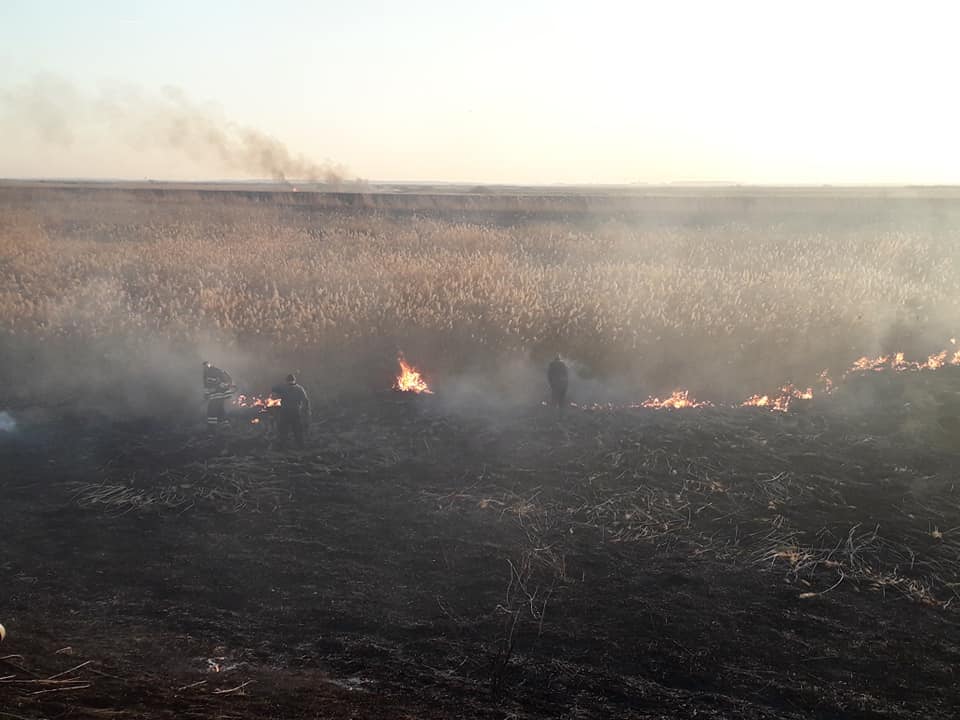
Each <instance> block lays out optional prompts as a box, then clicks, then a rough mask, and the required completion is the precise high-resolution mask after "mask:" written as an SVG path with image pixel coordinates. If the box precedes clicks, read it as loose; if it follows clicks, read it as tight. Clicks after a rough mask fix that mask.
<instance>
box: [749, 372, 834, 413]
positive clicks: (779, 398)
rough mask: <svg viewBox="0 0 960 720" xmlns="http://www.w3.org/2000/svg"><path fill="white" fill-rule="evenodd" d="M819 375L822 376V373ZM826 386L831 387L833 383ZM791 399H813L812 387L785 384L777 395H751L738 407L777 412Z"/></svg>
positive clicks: (787, 406)
mask: <svg viewBox="0 0 960 720" xmlns="http://www.w3.org/2000/svg"><path fill="white" fill-rule="evenodd" d="M824 372H826V371H824ZM821 377H822V378H823V377H824V374H823V373H821ZM826 380H827V381H829V380H830V378H829V377H827V378H826ZM828 387H833V384H832V383H831V384H830V385H829V386H828ZM793 400H813V388H807V389H806V390H798V389H797V388H796V387H794V386H793V384H787V385H784V386H783V387H782V388H780V393H779V394H778V395H751V396H750V397H748V398H747V399H746V400H744V401H743V402H742V403H740V407H766V408H770V409H771V410H776V411H777V412H787V410H789V409H790V403H791V402H792V401H793Z"/></svg>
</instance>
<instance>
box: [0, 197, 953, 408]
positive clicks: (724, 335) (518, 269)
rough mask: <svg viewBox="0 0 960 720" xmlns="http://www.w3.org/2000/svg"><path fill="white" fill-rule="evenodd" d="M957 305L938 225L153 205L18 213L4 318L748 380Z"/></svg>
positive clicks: (0, 300) (46, 335)
mask: <svg viewBox="0 0 960 720" xmlns="http://www.w3.org/2000/svg"><path fill="white" fill-rule="evenodd" d="M957 317H960V260H958V251H957V246H956V244H955V243H954V242H953V238H952V237H950V236H949V234H948V233H943V232H938V231H935V230H931V229H929V228H926V229H925V228H919V229H917V230H910V229H902V228H901V229H877V230H872V229H867V228H866V227H865V226H860V227H857V226H850V225H849V224H848V225H846V226H844V227H839V228H834V229H832V230H830V231H829V232H817V231H810V230H798V229H796V228H795V227H790V226H787V225H783V224H778V223H776V222H772V221H770V220H769V219H765V220H763V221H762V222H729V223H724V224H719V225H706V226H700V227H698V226H684V225H680V224H675V225H672V226H650V225H644V226H641V225H639V224H630V223H628V222H624V221H617V220H607V221H603V220H596V221H595V222H592V223H591V224H590V225H589V226H586V225H584V224H578V225H574V224H565V223H558V222H552V221H545V220H544V221H536V220H534V221H532V222H531V221H527V222H522V223H516V224H512V225H505V226H504V225H494V224H477V223H466V222H454V221H449V220H440V219H436V218H431V217H397V216H384V215H380V214H374V213H370V214H346V213H338V212H326V213H324V214H320V215H308V214H301V215H283V214H281V213H280V212H279V211H277V210H276V209H274V208H270V207H266V208H254V209H250V208H244V209H236V208H227V207H223V208H215V207H214V208H211V207H209V206H206V207H200V206H196V207H194V206H173V207H166V208H163V209H157V208H149V207H147V208H144V207H141V206H139V205H136V206H131V208H130V209H129V211H125V212H119V213H118V212H111V213H109V214H107V215H99V214H98V213H97V212H96V208H95V207H91V206H89V205H83V206H78V207H73V208H63V207H58V208H56V209H50V208H40V209H37V208H33V209H25V210H11V209H9V208H8V209H6V210H4V212H3V213H2V215H0V330H2V331H3V332H4V333H5V334H6V335H7V337H8V338H20V339H26V338H29V339H32V340H33V341H37V342H50V341H53V340H55V339H58V338H59V339H63V338H70V339H72V341H74V342H83V341H84V340H88V339H89V340H91V341H92V340H96V339H97V338H108V337H109V338H125V339H126V340H127V341H129V343H130V345H131V346H136V345H137V343H141V344H143V346H144V347H145V348H146V347H148V346H149V344H150V343H152V342H155V341H156V340H157V338H161V339H164V340H165V341H169V342H171V343H174V344H176V345H177V346H183V347H186V346H189V345H191V344H193V345H198V344H199V345H203V344H209V343H211V342H216V343H221V344H228V345H233V346H236V347H257V348H263V347H274V348H283V350H284V352H287V353H292V354H294V355H296V354H300V355H301V356H304V357H306V356H309V354H310V353H312V352H314V351H317V350H321V351H323V352H327V353H334V352H336V351H337V350H338V349H344V350H346V349H348V348H354V347H359V346H363V345H364V344H365V343H366V344H369V343H375V342H376V341H377V340H383V339H386V340H388V341H389V343H392V344H404V343H407V344H412V345H413V346H414V347H416V348H417V349H418V351H419V353H420V354H421V357H420V358H418V359H419V360H420V362H427V363H430V364H433V365H434V366H436V368H437V369H441V368H444V367H450V368H452V367H456V366H458V365H461V364H463V363H464V362H468V361H469V360H470V359H471V358H473V359H476V358H477V357H478V356H479V357H483V356H484V355H488V356H489V357H491V358H494V357H499V356H501V355H502V354H504V353H506V354H511V353H516V354H521V353H522V354H525V355H530V356H533V357H535V358H538V359H539V358H542V357H545V356H546V354H548V353H551V352H554V351H562V352H563V353H564V354H565V355H567V356H569V357H571V358H572V359H574V360H575V361H577V362H578V363H580V364H581V365H582V366H583V367H584V368H587V369H588V370H589V371H592V372H596V373H631V374H634V375H642V376H643V378H644V381H645V382H646V383H647V384H648V385H649V386H650V387H651V388H652V389H656V388H657V387H658V386H663V385H668V384H673V383H687V384H693V385H694V386H697V385H701V386H702V385H713V384H717V383H726V384H729V385H736V386H738V389H737V392H739V386H740V385H744V386H746V385H748V384H751V383H761V382H767V381H773V380H774V379H776V378H779V379H788V378H796V377H797V376H801V375H803V374H805V373H813V372H815V371H816V370H818V369H819V368H820V367H822V366H825V365H829V364H834V365H836V364H839V363H843V362H846V360H847V359H848V358H851V357H855V356H857V355H859V354H862V353H867V352H873V351H879V350H882V349H889V347H887V346H895V345H907V346H908V347H909V346H910V345H911V344H913V345H916V346H917V348H916V349H917V351H918V352H921V351H925V350H926V349H927V345H929V344H930V343H932V342H934V341H939V340H944V339H945V336H944V333H947V332H949V329H950V325H951V323H952V322H953V319H955V318H957ZM427 355H429V357H426V356H427Z"/></svg>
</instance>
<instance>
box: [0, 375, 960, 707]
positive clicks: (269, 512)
mask: <svg viewBox="0 0 960 720" xmlns="http://www.w3.org/2000/svg"><path fill="white" fill-rule="evenodd" d="M957 372H958V369H957V368H944V369H942V370H938V371H936V372H929V373H912V374H911V373H902V374H897V375H892V376H890V377H886V376H884V377H881V376H880V375H876V376H870V377H865V378H864V379H863V380H862V382H861V383H860V384H861V387H867V386H869V387H870V388H871V391H872V394H871V397H873V398H874V402H875V403H877V404H876V405H875V406H874V408H873V412H870V413H863V414H850V413H848V412H845V411H844V410H843V407H844V406H845V405H846V404H847V403H843V402H841V401H840V400H838V399H837V398H834V397H831V398H823V399H820V400H818V401H816V402H814V403H808V404H804V405H802V406H796V407H794V408H792V409H791V412H788V413H776V412H770V411H768V410H764V409H760V408H697V409H686V410H650V409H645V408H638V409H632V410H610V411H587V410H577V409H570V410H569V411H567V412H565V413H563V414H561V415H558V414H557V413H556V412H554V411H552V410H549V409H548V408H546V407H535V408H530V409H527V410H524V411H520V412H517V413H514V414H512V415H510V416H509V417H504V416H503V415H498V416H497V417H495V418H494V417H486V416H484V415H483V414H477V415H474V416H464V415H462V414H452V413H450V412H448V411H446V410H445V409H444V408H443V406H442V404H440V403H439V398H436V397H433V396H426V395H420V396H413V395H408V394H404V393H396V394H387V395H382V396H378V397H368V398H366V399H355V400H353V401H351V402H346V401H342V402H338V403H331V404H329V405H327V406H325V407H323V408H322V409H321V410H320V412H319V413H318V420H317V422H316V423H315V425H314V427H313V429H312V432H311V435H310V438H309V442H308V448H307V449H306V450H304V451H302V452H291V453H277V452H274V451H273V450H271V449H270V447H269V442H268V438H267V437H266V436H265V435H264V433H263V430H262V429H261V428H259V427H257V426H252V425H250V424H248V423H240V424H238V425H237V426H235V427H234V428H233V429H231V430H227V431H224V432H222V433H219V434H217V435H215V436H209V437H208V436H198V435H197V433H196V431H195V428H194V427H192V426H184V427H182V428H180V429H176V428H171V427H170V426H169V425H164V424H160V423H158V422H155V421H140V422H133V421H111V420H109V419H107V418H104V417H96V416H93V417H91V416H80V415H78V416H76V417H74V418H73V419H72V420H71V419H70V418H64V417H61V418H60V419H58V420H56V421H53V420H49V419H42V418H40V417H36V418H35V419H33V420H30V419H29V417H30V416H29V413H25V414H24V417H27V418H28V419H27V420H26V421H25V422H24V424H23V426H22V427H21V428H20V429H19V430H18V433H19V434H20V440H19V441H18V442H12V441H11V439H10V438H7V439H6V441H5V442H4V443H3V445H2V448H0V459H2V463H3V467H4V468H6V470H7V471H6V472H5V474H4V479H3V497H4V531H3V533H0V557H2V559H3V568H2V570H3V574H4V583H3V587H4V592H3V613H4V615H3V618H2V620H3V622H4V623H5V624H6V626H7V630H8V633H9V637H8V639H7V641H6V642H5V643H4V645H3V660H2V668H3V669H2V673H0V678H2V680H0V684H2V688H0V694H2V697H3V698H4V701H3V711H2V712H3V713H6V715H0V716H9V717H120V716H128V717H223V718H254V717H258V718H259V717H348V716H349V717H411V718H412V717H417V718H421V717H438V718H441V717H491V718H494V717H531V718H532V717H571V718H572V717H617V716H630V717H664V718H666V717H692V716H697V717H716V718H722V717H744V718H774V717H776V718H781V717H794V718H805V717H850V718H887V717H898V718H899V717H904V718H913V717H915V718H932V717H944V718H946V717H951V716H952V713H953V709H954V708H955V707H956V706H957V704H958V701H960V697H958V691H957V675H956V673H957V670H956V668H957V666H958V662H960V642H958V637H960V635H958V630H960V622H958V616H957V614H956V613H957V607H958V606H957V603H956V598H957V594H958V587H960V586H958V582H960V576H958V572H957V571H958V568H960V486H958V485H957V468H958V467H960V462H958V461H960V457H958V455H957V454H956V446H955V445H954V446H953V447H952V448H951V447H949V445H948V446H944V447H942V449H932V445H931V444H930V443H923V442H918V441H917V437H916V435H915V434H911V433H905V432H904V431H903V428H904V426H905V423H907V422H908V420H909V410H908V409H905V407H904V405H905V404H904V402H903V398H904V397H905V396H909V395H910V394H911V393H912V392H913V388H914V386H917V385H918V384H919V385H923V386H926V387H927V388H928V389H929V388H930V387H933V388H935V389H936V391H937V392H938V393H951V392H956V390H957V389H958V387H960V378H958V377H957ZM878 388H879V390H878ZM948 420H949V418H946V417H941V418H940V419H939V420H938V421H937V424H938V427H939V429H940V431H943V432H947V433H948V434H949V433H952V432H953V430H954V428H952V427H951V426H950V423H949V422H948ZM27 439H28V440H29V441H27Z"/></svg>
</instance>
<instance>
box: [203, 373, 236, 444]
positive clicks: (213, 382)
mask: <svg viewBox="0 0 960 720" xmlns="http://www.w3.org/2000/svg"><path fill="white" fill-rule="evenodd" d="M235 387H236V386H235V385H234V384H233V378H232V377H230V373H228V372H227V371H226V370H221V369H220V368H218V367H216V366H215V365H212V364H211V363H210V362H209V361H207V360H204V361H203V397H204V399H205V400H206V401H207V429H208V430H212V429H213V428H216V427H217V425H219V424H220V423H224V422H226V421H227V413H226V410H225V409H224V401H225V400H227V399H228V398H231V397H233V391H234V389H235Z"/></svg>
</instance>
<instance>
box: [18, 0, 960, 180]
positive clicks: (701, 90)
mask: <svg viewBox="0 0 960 720" xmlns="http://www.w3.org/2000/svg"><path fill="white" fill-rule="evenodd" d="M954 5H955V4H954V3H950V2H930V1H924V0H917V1H915V2H911V3H907V2H885V1H884V0H874V1H873V2H861V1H860V0H844V1H843V2H836V1H833V2H822V1H820V0H807V1H806V2H802V3H799V2H796V3H786V2H774V1H771V0H765V1H756V2H754V1H747V0H727V1H726V2H713V1H704V2H691V1H690V0H671V1H667V0H660V1H659V2H642V1H639V0H635V1H633V2H613V1H609V0H594V1H593V2H589V3H586V2H566V1H565V0H549V1H540V0H485V1H484V2H482V3H477V2H470V3H467V2H458V1H456V0H443V1H439V0H406V1H405V2H374V1H373V0H351V1H350V2H343V1H341V2H321V1H319V0H318V1H315V2H307V1H306V0H273V1H272V2H269V3H267V2H262V0H257V1H246V0H233V1H232V2H220V1H214V0H206V1H205V2H187V1H185V0H166V1H164V2H160V1H156V2H152V1H151V2H148V1H145V0H139V1H137V0H123V1H117V0H84V2H72V0H71V1H67V0H62V1H61V2H54V1H53V0H30V1H26V0H0V131H2V134H3V138H4V142H2V143H0V177H111V178H118V177H122V178H131V179H138V180H139V179H143V178H152V179H184V180H200V179H210V178H238V179H240V178H251V179H252V178H257V177H267V176H268V173H267V172H266V171H265V170H264V169H263V168H262V167H261V166H260V165H258V164H256V163H252V164H251V163H250V162H248V161H247V160H249V158H245V159H243V160H238V159H236V157H234V155H233V154H231V153H233V152H234V150H237V148H238V147H239V146H240V145H243V143H245V142H246V140H244V139H243V138H247V137H249V133H248V131H252V130H255V131H257V134H256V135H255V137H257V138H260V137H261V135H262V136H263V137H266V138H268V139H269V140H270V142H273V143H276V144H277V145H281V144H282V145H284V146H286V148H287V149H288V150H289V153H290V156H291V157H293V158H296V159H302V160H304V161H305V162H307V163H316V164H317V165H322V166H324V167H326V166H328V165H331V166H334V165H335V166H341V167H342V170H343V172H344V173H345V174H347V175H349V176H350V177H361V178H365V179H368V180H373V181H448V182H477V183H484V182H486V183H525V184H551V183H584V184H587V183H668V182H713V181H720V182H739V183H751V184H821V183H828V184H859V183H867V184H873V183H882V184H960V132H958V128H960V93H958V92H957V91H956V85H957V80H956V77H955V73H956V68H960V43H958V42H956V41H955V37H954V36H955V34H956V28H957V27H958V21H960V7H957V8H955V7H954ZM117 98H121V99H122V101H120V102H119V103H118V102H117ZM171 98H175V99H174V100H171ZM171 103H173V105H176V106H177V107H178V108H180V109H181V110H182V108H184V107H188V108H189V110H190V113H192V114H194V115H195V114H197V113H200V114H202V115H203V116H204V117H205V118H208V119H209V123H207V124H204V125H203V128H204V129H203V130H198V129H197V127H196V126H195V125H191V127H192V128H193V133H194V136H193V137H194V140H196V139H197V137H198V136H200V135H203V136H204V137H205V136H206V135H207V134H209V133H210V132H211V131H210V129H209V128H210V127H212V126H213V125H216V126H217V127H218V128H223V137H224V138H226V140H225V141H224V142H226V143H227V144H232V145H231V149H230V151H229V152H227V151H223V150H222V148H220V149H218V150H217V151H216V152H214V151H209V148H208V149H206V150H204V149H202V148H199V147H198V145H197V144H196V143H195V142H191V143H184V142H181V141H180V140H179V139H177V140H172V139H171V137H170V135H171V132H172V131H171V127H172V126H171V123H173V124H176V122H178V121H175V120H171V119H170V118H171V117H172V115H171ZM120 106H122V110H118V109H117V108H118V107H120ZM177 112H179V110H178V111H177ZM54 115H55V116H56V117H55V118H53V119H52V117H53V116H54ZM158 117H161V118H164V120H163V121H162V122H161V121H160V120H158V119H157V118H158ZM191 122H192V121H191ZM205 123H206V121H205ZM180 125H182V123H180ZM180 125H177V127H179V126H180ZM217 133H219V130H218V131H217ZM215 134H216V133H215ZM217 137H218V138H220V139H223V138H221V135H220V134H217ZM218 147H219V146H218ZM240 150H242V153H241V154H245V155H247V156H248V155H250V154H251V152H252V151H251V150H250V148H249V147H247V146H246V145H243V147H242V148H240ZM301 166H302V163H301V165H298V166H297V167H301Z"/></svg>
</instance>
